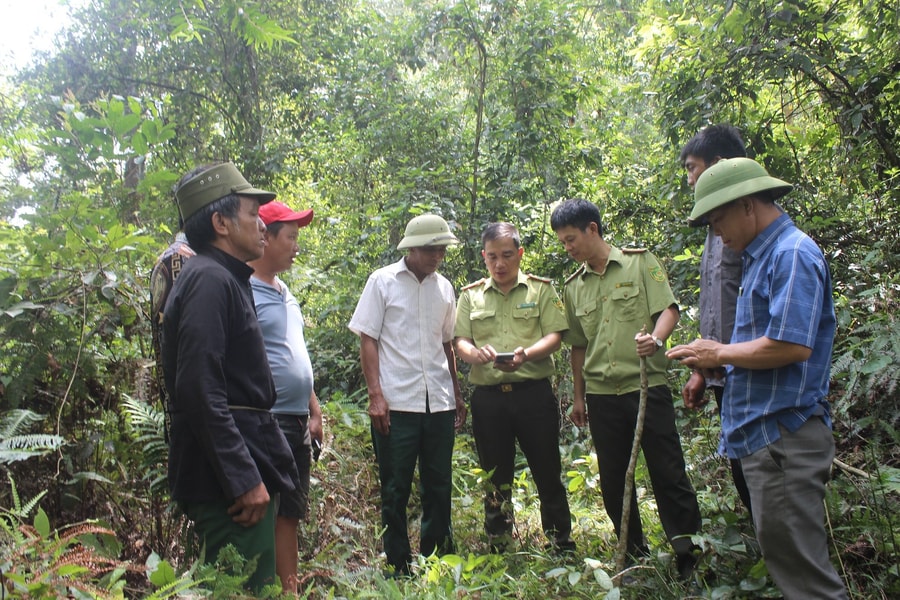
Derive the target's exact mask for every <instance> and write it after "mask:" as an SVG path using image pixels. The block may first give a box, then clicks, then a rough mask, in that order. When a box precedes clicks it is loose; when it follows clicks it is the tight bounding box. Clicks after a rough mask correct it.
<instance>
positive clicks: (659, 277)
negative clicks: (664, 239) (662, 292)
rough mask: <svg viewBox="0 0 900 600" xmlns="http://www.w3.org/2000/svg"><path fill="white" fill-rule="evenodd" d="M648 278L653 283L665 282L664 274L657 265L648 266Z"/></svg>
mask: <svg viewBox="0 0 900 600" xmlns="http://www.w3.org/2000/svg"><path fill="white" fill-rule="evenodd" d="M650 277H651V278H652V279H653V281H659V282H663V281H665V280H666V272H665V271H663V269H662V267H661V266H659V265H651V266H650Z"/></svg>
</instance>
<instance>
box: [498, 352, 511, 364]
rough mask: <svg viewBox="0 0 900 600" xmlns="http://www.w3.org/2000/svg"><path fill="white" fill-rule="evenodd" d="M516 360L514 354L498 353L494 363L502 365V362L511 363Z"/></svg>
mask: <svg viewBox="0 0 900 600" xmlns="http://www.w3.org/2000/svg"><path fill="white" fill-rule="evenodd" d="M515 358H516V353H515V352H498V353H497V356H495V357H494V362H498V363H504V362H512V361H513V360H514V359H515Z"/></svg>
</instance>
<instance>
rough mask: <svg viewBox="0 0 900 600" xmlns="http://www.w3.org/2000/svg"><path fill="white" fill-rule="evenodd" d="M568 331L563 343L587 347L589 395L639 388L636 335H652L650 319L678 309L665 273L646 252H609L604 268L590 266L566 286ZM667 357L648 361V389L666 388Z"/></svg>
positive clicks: (661, 355) (659, 355)
mask: <svg viewBox="0 0 900 600" xmlns="http://www.w3.org/2000/svg"><path fill="white" fill-rule="evenodd" d="M564 300H565V305H566V317H568V321H569V331H568V332H567V333H566V335H565V337H564V340H565V342H566V343H568V344H571V345H572V346H575V347H579V348H586V352H585V358H584V368H583V370H582V374H583V376H584V383H585V393H587V394H611V395H620V394H627V393H629V392H634V391H637V390H640V389H641V366H640V358H639V357H638V355H637V350H636V347H635V342H634V336H635V335H637V334H638V333H639V332H640V331H641V328H642V327H645V326H646V328H647V333H652V332H653V319H652V318H651V317H652V315H657V314H659V313H661V312H662V311H664V310H665V309H667V308H668V307H670V306H671V305H673V304H675V296H674V294H672V289H671V288H670V287H669V281H668V278H667V277H666V272H665V270H664V269H663V268H662V265H660V263H659V261H658V260H657V258H656V257H655V256H653V254H651V253H650V252H647V251H646V250H625V251H623V250H620V249H619V248H616V247H611V248H610V254H609V259H608V261H607V265H606V269H605V270H604V271H603V272H602V273H598V272H596V271H594V270H592V269H591V268H590V267H589V266H588V265H587V263H584V264H583V265H581V267H580V268H579V269H578V270H577V271H575V273H573V274H572V275H571V276H570V277H569V279H568V280H567V281H566V288H565V292H564ZM667 363H668V359H666V356H665V352H663V351H662V349H660V350H659V351H658V352H656V353H655V354H654V355H653V356H650V357H648V358H647V375H648V379H649V384H650V386H651V387H652V386H655V385H665V383H666V366H667Z"/></svg>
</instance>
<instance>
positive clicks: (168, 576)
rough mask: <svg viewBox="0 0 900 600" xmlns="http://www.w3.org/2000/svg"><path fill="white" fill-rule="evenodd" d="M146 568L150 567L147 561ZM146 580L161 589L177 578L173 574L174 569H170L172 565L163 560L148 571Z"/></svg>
mask: <svg viewBox="0 0 900 600" xmlns="http://www.w3.org/2000/svg"><path fill="white" fill-rule="evenodd" d="M147 566H148V567H150V565H149V559H148V565H147ZM148 579H149V580H150V583H152V584H153V585H155V586H156V587H163V586H166V585H169V584H171V583H174V582H175V581H178V576H177V575H176V574H175V569H173V568H172V565H170V564H169V562H168V561H166V560H163V561H159V562H158V563H157V564H156V565H155V567H154V568H153V569H152V570H151V571H150V575H149V577H148Z"/></svg>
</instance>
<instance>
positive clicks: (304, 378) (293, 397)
mask: <svg viewBox="0 0 900 600" xmlns="http://www.w3.org/2000/svg"><path fill="white" fill-rule="evenodd" d="M275 281H276V283H277V284H278V285H280V286H281V291H279V290H278V289H276V288H274V287H272V286H271V285H269V284H267V283H265V282H263V281H260V280H259V279H257V278H255V277H251V278H250V285H251V286H252V288H253V300H254V302H255V303H256V314H257V318H258V319H259V326H260V329H262V334H263V340H264V341H265V344H266V356H267V358H268V359H269V367H270V368H271V369H272V377H273V378H274V379H275V391H276V394H277V397H276V399H275V405H274V406H273V407H272V412H273V413H276V414H283V415H308V414H309V397H310V395H311V394H312V391H313V369H312V362H311V361H310V359H309V352H308V351H307V350H306V340H305V339H304V337H303V314H302V313H301V312H300V305H299V304H298V303H297V299H296V298H295V297H294V295H293V294H292V293H291V291H290V290H289V289H288V288H287V286H286V285H284V283H283V282H282V281H281V280H280V279H278V278H276V279H275Z"/></svg>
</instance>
